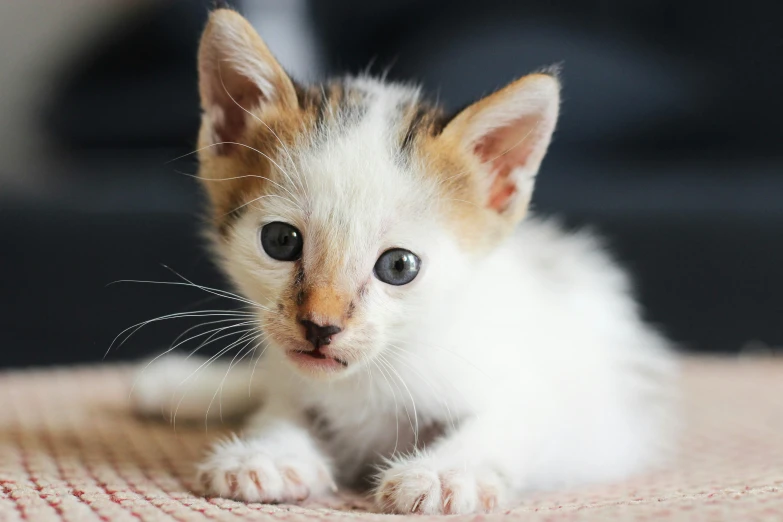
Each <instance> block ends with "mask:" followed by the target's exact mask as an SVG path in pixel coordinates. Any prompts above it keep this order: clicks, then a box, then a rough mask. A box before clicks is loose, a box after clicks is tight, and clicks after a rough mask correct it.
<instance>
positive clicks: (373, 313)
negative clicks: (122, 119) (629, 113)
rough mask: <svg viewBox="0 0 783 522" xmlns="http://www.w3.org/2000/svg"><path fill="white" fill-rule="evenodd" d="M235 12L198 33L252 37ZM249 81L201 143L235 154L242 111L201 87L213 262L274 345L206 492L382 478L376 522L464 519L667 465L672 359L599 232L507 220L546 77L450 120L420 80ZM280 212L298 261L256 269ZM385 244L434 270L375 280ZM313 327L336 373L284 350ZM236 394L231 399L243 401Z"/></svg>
mask: <svg viewBox="0 0 783 522" xmlns="http://www.w3.org/2000/svg"><path fill="white" fill-rule="evenodd" d="M236 18H238V17H237V16H236V15H235V14H225V13H224V14H219V15H213V21H212V22H211V24H212V26H211V28H208V29H207V34H206V35H205V40H209V35H210V31H212V33H217V34H219V35H220V36H221V38H223V40H224V41H225V40H226V39H229V40H230V38H231V34H234V35H236V34H237V33H238V32H239V33H241V32H242V31H243V30H247V29H246V27H245V26H243V25H241V22H238V21H237V20H236ZM220 24H240V26H237V27H235V26H233V25H232V26H231V31H230V32H229V31H221V30H220ZM247 38H249V39H250V40H251V44H252V45H250V44H248V45H250V47H251V48H252V47H253V46H256V47H255V48H254V49H253V52H254V53H256V54H259V53H260V54H262V55H264V52H266V51H265V48H259V47H258V45H262V44H258V43H257V42H255V40H252V39H253V36H252V35H250V36H247ZM243 41H244V40H243ZM259 41H260V40H259ZM240 43H241V42H240ZM229 44H231V45H229ZM205 45H218V46H219V45H220V44H215V43H214V42H211V41H207V42H206V43H205V42H204V41H202V47H203V46H205ZM238 48H239V50H237V49H238ZM209 49H210V50H211V52H212V53H213V54H215V53H218V54H219V51H221V48H220V47H218V50H217V51H215V50H214V48H212V47H209ZM222 52H224V53H226V52H230V53H239V55H240V58H237V57H236V56H234V55H233V54H232V55H231V56H232V60H234V61H241V54H242V52H249V51H246V50H244V51H243V49H242V48H241V45H239V44H237V43H236V42H233V43H231V42H228V43H226V44H225V48H223V50H222ZM203 54H204V53H203V49H202V59H203ZM264 59H265V60H268V59H270V58H268V57H266V56H265V55H264ZM202 65H203V64H202ZM270 71H272V72H270ZM201 74H202V82H203V81H204V78H205V76H206V75H208V71H205V69H204V67H202V70H201ZM253 74H257V75H260V76H261V77H262V78H263V82H261V81H260V80H259V81H256V82H255V83H254V84H253V89H258V91H259V92H260V93H262V94H263V99H264V100H265V101H264V102H262V103H258V104H253V105H252V106H248V107H244V106H243V107H242V110H243V111H244V112H245V113H246V114H242V117H246V119H245V120H243V123H242V127H241V128H240V129H239V130H238V131H236V129H234V130H235V131H236V132H238V136H239V137H237V138H235V139H232V140H231V141H232V142H234V141H236V142H240V141H241V144H242V146H240V147H237V148H236V150H226V149H224V150H220V151H216V149H215V147H212V145H213V144H214V143H220V142H221V141H228V140H226V138H225V133H226V132H227V130H226V129H225V128H224V120H225V118H224V116H221V117H220V118H219V119H220V121H216V120H215V117H214V114H216V113H219V114H221V115H224V114H225V112H226V111H227V110H230V108H228V107H227V106H225V105H221V104H224V103H227V102H225V100H221V101H216V102H215V103H216V104H217V105H218V107H217V108H211V107H210V100H212V99H213V98H210V95H209V89H205V88H204V86H203V85H202V104H204V105H205V107H204V109H205V117H204V125H203V126H202V132H201V143H200V146H201V147H203V148H205V150H204V151H202V153H201V154H202V156H201V160H202V161H201V164H202V170H201V177H202V179H204V180H205V181H204V183H205V186H206V188H207V191H208V193H209V194H210V198H211V202H212V205H213V209H215V212H214V214H213V219H214V223H215V226H214V229H213V230H214V234H213V238H214V245H215V251H216V253H217V257H218V259H219V260H220V263H221V265H222V266H223V268H224V270H225V271H226V273H227V274H228V275H229V276H230V278H231V280H232V281H233V282H234V284H235V285H236V288H237V290H238V291H239V292H240V293H241V294H242V295H243V296H244V297H245V298H247V299H248V300H250V301H252V302H253V303H254V305H255V310H256V312H257V317H258V322H259V324H260V325H261V330H263V333H264V335H265V353H264V356H263V358H261V360H260V362H259V363H258V364H259V366H260V367H261V368H262V370H261V372H262V373H261V374H260V376H257V377H256V379H257V382H259V387H260V388H262V390H259V393H263V396H264V401H265V403H264V406H263V408H262V409H261V410H259V411H258V412H257V413H256V414H255V415H253V416H251V417H250V419H249V420H248V421H247V424H246V426H245V429H244V430H243V433H242V435H241V436H239V437H236V438H232V439H230V440H227V441H222V442H220V443H218V444H217V445H216V446H215V447H214V449H213V451H212V452H211V454H210V455H209V456H208V458H207V459H206V460H205V461H204V462H203V463H202V464H201V466H200V478H201V481H202V484H203V485H204V488H205V491H206V492H207V493H209V494H216V495H221V496H227V497H233V498H237V499H241V500H247V501H266V502H290V501H297V500H301V499H302V498H305V497H306V496H308V495H317V494H323V493H327V492H329V491H331V490H333V489H334V487H335V483H341V484H356V483H357V482H361V481H362V480H366V478H367V477H368V476H369V477H370V478H371V479H372V481H373V482H372V483H373V488H374V495H375V498H376V501H377V504H378V508H379V509H380V510H383V511H389V512H398V513H408V512H419V513H430V514H434V513H471V512H478V511H491V510H493V509H495V508H496V507H498V506H501V505H504V504H507V503H508V502H512V501H514V500H519V498H520V495H521V494H523V493H524V492H525V491H529V490H532V489H539V488H551V487H560V486H564V485H571V484H576V483H583V482H589V481H597V480H601V481H604V480H615V479H619V478H622V477H625V476H627V475H628V474H630V473H633V472H638V471H640V470H642V469H645V468H647V467H649V466H651V465H654V464H655V463H658V462H660V459H661V458H663V456H664V455H665V453H666V452H665V449H666V447H667V444H668V442H669V440H670V428H671V424H670V421H671V413H672V412H671V405H672V402H671V393H672V391H673V387H672V386H673V384H672V378H673V376H674V375H675V365H674V363H673V359H672V357H671V356H670V354H669V351H668V348H667V345H666V342H665V341H664V340H663V338H662V337H661V336H659V335H658V334H657V333H656V332H655V331H654V330H653V329H651V328H650V327H648V326H647V325H646V324H644V322H643V321H642V320H641V319H640V317H639V313H638V311H637V306H636V303H635V301H634V299H633V297H632V295H631V292H630V287H629V283H628V280H627V278H626V275H625V274H624V272H623V271H622V270H621V269H620V268H618V266H617V265H616V264H615V263H614V262H613V261H612V260H611V259H610V257H609V256H608V255H607V254H606V252H605V249H604V248H603V247H602V246H601V244H600V243H599V242H598V241H596V240H595V239H594V238H593V237H592V236H591V235H590V234H587V233H571V232H565V231H563V230H562V229H561V228H560V227H559V226H557V225H556V224H554V223H553V222H550V221H542V220H538V219H536V218H527V219H526V220H525V221H524V222H522V223H521V224H519V225H518V226H517V223H518V222H519V221H520V220H521V219H522V216H524V214H525V210H526V209H527V203H528V200H529V198H530V192H531V191H532V186H533V180H534V177H535V174H536V172H537V170H538V164H539V163H540V160H541V158H543V154H544V151H545V149H546V146H547V145H548V142H549V135H551V130H552V129H553V127H554V119H553V118H556V108H557V103H558V101H557V88H556V87H551V85H556V83H553V84H551V85H550V83H548V82H550V80H548V79H546V78H544V75H540V76H541V78H539V77H538V76H539V75H534V76H533V77H529V79H528V80H524V79H523V80H520V82H527V83H519V82H518V83H517V84H516V86H512V87H509V88H507V90H505V91H501V92H499V93H497V94H496V95H493V96H494V98H492V97H490V98H488V99H485V100H483V101H482V102H479V104H477V106H475V107H474V108H473V109H472V112H470V111H471V109H469V110H468V113H467V115H464V114H465V113H463V114H462V115H458V116H457V117H456V118H454V119H453V120H450V119H443V120H439V118H440V116H438V113H436V112H429V111H430V110H429V109H426V110H425V109H422V107H423V105H422V100H421V95H420V93H419V91H418V89H415V88H412V87H409V86H404V85H397V84H390V83H388V82H385V81H382V80H376V79H371V78H366V77H360V78H348V79H345V80H342V81H340V82H335V83H333V84H331V86H330V87H328V88H324V89H323V90H321V91H320V92H321V95H318V94H317V91H299V92H298V93H297V94H296V95H294V94H292V93H291V92H289V91H288V89H289V86H288V84H286V82H285V79H283V80H281V79H280V78H279V77H277V76H276V75H279V74H280V73H279V71H277V69H276V67H275V66H274V64H272V66H269V65H268V64H265V65H264V66H263V67H259V68H258V69H257V70H256V71H255V72H254V73H253ZM253 74H246V75H245V76H246V77H248V78H250V77H252V76H253ZM270 75H271V76H270ZM551 81H552V82H554V80H551ZM261 83H263V85H261ZM233 85H236V82H234V83H233ZM292 85H293V84H292ZM237 88H238V89H240V90H241V85H240V86H239V87H237ZM270 89H272V90H273V91H274V89H279V90H283V91H286V92H287V94H285V95H279V96H276V95H275V94H274V92H271V93H270V92H269V90H270ZM509 89H510V90H509ZM552 89H554V91H553V90H552ZM213 90H214V88H213ZM205 91H206V92H207V94H206V95H205ZM307 92H310V93H311V94H312V93H313V92H315V93H316V94H312V96H316V97H317V100H316V101H315V102H312V103H309V104H308V102H307V99H308V98H307V95H306V94H307ZM229 94H230V91H229ZM523 95H524V96H523ZM294 97H297V98H298V101H297V102H294V101H292V100H293V99H294ZM546 97H550V98H551V97H553V99H552V100H549V99H548V98H546ZM233 98H236V99H239V96H235V97H233ZM545 98H546V100H545V101H546V103H543V102H540V100H541V99H545ZM244 99H247V96H245V97H244ZM275 100H278V101H277V102H276V101H275ZM280 100H282V101H280ZM286 100H287V101H286ZM520 100H522V101H520ZM547 100H548V101H547ZM523 102H524V103H523ZM550 102H551V103H554V108H553V107H552V106H551V105H550ZM293 103H296V104H297V107H296V108H292V107H291V106H290V105H291V104H293ZM542 103H543V104H542ZM281 104H282V106H281ZM481 104H483V105H481ZM531 107H532V109H530V108H531ZM218 109H219V110H218ZM245 109H247V110H245ZM296 111H299V112H296ZM314 111H317V113H318V114H317V116H314V115H313V113H314ZM515 111H516V112H515ZM552 111H554V113H552ZM292 113H296V116H292V115H291V114H292ZM553 114H554V116H553ZM528 117H530V118H533V121H532V124H530V122H528V121H527V119H526V118H528ZM550 120H551V121H550ZM292 122H294V123H292ZM514 122H516V123H514ZM512 125H517V126H520V125H521V126H523V127H524V125H529V128H527V130H525V129H524V128H523V130H524V132H526V133H527V134H524V135H523V136H522V137H521V139H520V140H519V142H524V147H527V146H528V143H530V145H529V148H528V149H526V150H525V149H524V147H523V150H522V152H519V153H518V154H517V156H514V154H515V153H516V151H518V150H519V149H515V148H514V147H517V146H519V144H520V143H516V138H515V136H516V134H513V133H512V134H511V135H507V134H502V135H500V137H498V136H496V133H497V132H501V131H502V132H506V133H508V132H510V131H508V130H504V129H508V128H509V126H512ZM530 125H532V126H530ZM542 126H543V127H542ZM547 126H549V127H550V128H549V130H548V131H547V132H546V133H544V134H546V135H544V134H541V136H543V137H542V138H541V139H540V140H538V141H536V140H530V142H527V141H525V139H526V138H527V136H528V135H530V133H531V132H538V131H537V129H540V128H545V129H546V128H547ZM441 127H445V128H441ZM498 129H500V131H498ZM228 130H231V129H228ZM493 133H495V134H493ZM487 136H489V138H491V139H492V140H493V141H489V140H488V138H487ZM463 138H464V139H463ZM512 138H513V139H512ZM464 140H468V141H467V142H465V141H464ZM482 140H483V141H482ZM509 140H511V141H513V142H514V143H511V144H510V145H508V147H507V148H508V150H505V149H504V150H505V153H503V154H500V155H497V156H496V155H495V154H494V152H493V153H492V157H486V156H485V157H481V153H482V151H485V150H488V149H492V147H491V146H490V145H492V144H493V143H501V144H502V143H509ZM465 143H468V145H469V146H464V147H463V145H465ZM477 143H478V145H477ZM488 143H489V145H488ZM504 147H505V145H504ZM542 147H543V148H542ZM512 149H513V150H514V151H515V153H512V154H508V155H506V153H508V152H509V151H510V150H512ZM501 152H503V151H501ZM476 155H478V156H479V157H474V156H476ZM498 158H500V159H498ZM509 158H510V159H509ZM503 161H511V162H513V163H512V164H510V165H506V164H503V163H502V162H503ZM485 165H489V167H487V168H484V166H485ZM240 177H241V178H243V179H242V180H240V181H241V182H242V183H241V184H239V183H237V178H240ZM259 177H262V178H263V180H260V181H259V180H258V179H257V178H259ZM504 183H509V184H512V185H509V187H510V188H508V187H506V186H505V185H503V184H504ZM499 184H500V185H499ZM498 187H499V188H498ZM487 194H489V196H487ZM227 202H230V203H227ZM229 207H230V208H229ZM274 221H282V222H285V223H290V224H292V225H294V226H296V228H297V229H298V230H299V231H301V234H302V236H303V237H304V241H305V243H304V244H305V247H304V250H303V253H302V257H301V259H299V260H297V261H296V262H281V261H276V260H274V259H272V258H271V257H269V256H268V255H265V253H264V251H263V249H262V248H261V246H260V245H259V233H258V231H259V228H260V227H262V226H263V225H264V224H266V223H270V222H274ZM394 247H403V248H406V249H408V250H410V251H412V252H415V253H416V254H417V255H418V256H419V257H420V258H421V265H422V270H421V272H420V273H419V274H418V276H417V277H416V279H414V281H413V282H411V283H410V284H408V285H404V286H399V287H395V286H391V285H388V284H385V283H383V282H381V281H379V280H378V279H377V278H375V277H374V276H373V265H374V263H375V261H376V259H377V258H378V256H379V255H380V254H381V253H383V252H384V251H386V250H387V249H389V248H394ZM302 314H305V315H302ZM301 317H307V318H309V319H312V320H313V321H327V320H328V321H331V322H335V321H338V322H339V324H340V325H341V327H342V331H341V332H340V333H339V335H337V336H336V337H335V339H334V341H333V342H332V343H331V344H330V345H329V346H328V347H326V351H325V352H324V353H326V355H327V358H328V357H334V358H337V359H339V360H340V361H343V362H344V365H342V366H339V365H337V366H339V367H337V368H335V367H334V366H335V365H332V366H329V367H325V366H323V365H321V364H320V363H315V362H314V363H312V364H311V363H308V362H304V363H303V362H301V361H299V362H297V360H296V359H295V358H294V357H292V353H293V351H294V350H307V349H308V343H307V341H306V340H305V339H304V337H303V334H302V331H301V328H300V327H299V325H298V320H299V319H300V318H301ZM169 371H171V372H172V374H171V375H173V374H175V373H176V372H177V370H176V364H174V365H173V366H171V367H170V368H169ZM225 371H226V368H225V367H217V365H213V366H212V367H209V368H208V369H207V371H204V372H202V374H201V377H200V379H201V381H200V383H199V387H205V388H208V389H211V390H214V389H216V387H217V386H219V385H220V384H221V383H222V382H223V378H224V376H225ZM243 371H244V370H243ZM210 375H213V376H214V377H212V378H210V377H209V376H210ZM229 378H231V377H229ZM210 379H212V380H211V381H210ZM162 381H163V382H167V383H169V385H170V387H171V388H172V389H173V388H174V386H175V382H177V379H173V378H170V379H161V378H157V379H152V380H150V379H145V380H143V381H142V382H141V383H140V393H141V394H142V396H143V397H144V399H143V400H142V401H140V402H139V404H140V407H141V408H142V409H144V410H146V411H154V410H156V409H160V407H161V404H163V402H162V401H164V400H167V399H168V397H170V396H171V390H163V389H162V388H165V385H163V386H161V382H162ZM197 395H198V394H197ZM202 395H203V394H202ZM156 396H157V397H160V401H157V402H156V400H155V397H156ZM243 396H244V395H243V394H239V393H230V394H228V397H227V398H226V399H225V400H224V401H226V400H227V401H228V402H229V404H226V405H224V407H226V408H228V410H229V411H241V410H242V409H243V406H242V405H241V404H239V403H242V402H243V401H244V399H243ZM204 408H205V406H204ZM185 411H187V412H195V411H199V407H198V404H192V403H189V404H188V405H187V408H186V409H185ZM201 412H202V415H203V413H204V409H202V410H201Z"/></svg>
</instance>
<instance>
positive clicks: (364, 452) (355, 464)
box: [306, 404, 446, 485]
mask: <svg viewBox="0 0 783 522" xmlns="http://www.w3.org/2000/svg"><path fill="white" fill-rule="evenodd" d="M306 412H307V417H308V421H309V423H310V428H311V430H312V432H313V433H314V435H315V436H316V437H317V438H318V439H319V440H320V441H321V443H322V444H323V446H324V448H325V449H326V450H327V452H328V453H329V455H330V456H331V457H332V458H333V459H334V461H335V463H336V464H337V468H338V475H339V478H340V480H341V481H342V482H345V483H350V484H354V485H356V484H357V481H359V482H361V481H362V480H363V479H365V478H366V477H367V475H368V473H370V472H372V470H373V469H374V466H375V465H376V464H378V463H379V461H380V460H381V459H383V458H390V457H393V456H394V455H398V454H406V453H410V452H411V451H413V450H414V449H417V448H418V449H423V448H425V447H427V446H428V445H430V444H432V443H433V442H434V441H435V440H436V439H437V438H438V437H439V436H440V435H442V434H443V433H444V431H445V427H446V422H445V421H442V420H440V419H422V418H417V417H416V416H414V414H413V411H411V410H409V411H405V409H404V408H402V409H397V410H395V409H393V408H392V409H376V410H374V411H372V412H369V411H360V410H358V409H356V410H354V411H353V412H349V411H346V410H345V409H343V408H335V407H333V406H332V405H324V404H321V405H319V406H311V407H309V408H308V409H307V410H306ZM351 413H353V415H351Z"/></svg>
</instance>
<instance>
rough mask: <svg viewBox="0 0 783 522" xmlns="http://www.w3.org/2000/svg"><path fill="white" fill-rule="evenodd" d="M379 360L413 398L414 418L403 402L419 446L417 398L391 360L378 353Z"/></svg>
mask: <svg viewBox="0 0 783 522" xmlns="http://www.w3.org/2000/svg"><path fill="white" fill-rule="evenodd" d="M378 360H379V362H380V363H381V364H383V365H384V366H386V368H387V369H388V370H389V371H390V372H391V375H393V376H396V377H397V379H398V380H399V381H400V384H402V386H403V388H405V391H406V392H407V393H408V397H409V398H410V400H411V407H412V408H413V419H411V416H410V413H409V412H408V406H407V405H406V404H405V402H403V406H405V413H406V414H407V415H408V421H409V422H410V423H411V429H412V430H413V445H414V446H417V445H418V444H419V416H418V414H417V412H416V400H415V399H414V398H413V394H412V393H411V391H410V389H409V388H408V385H407V384H405V380H404V379H403V378H402V376H401V375H400V373H399V372H398V371H397V370H396V369H395V368H394V366H393V365H392V364H391V363H389V361H387V360H386V359H385V358H384V357H383V354H379V355H378ZM414 423H415V426H414Z"/></svg>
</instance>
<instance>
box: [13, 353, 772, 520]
mask: <svg viewBox="0 0 783 522" xmlns="http://www.w3.org/2000/svg"><path fill="white" fill-rule="evenodd" d="M130 375H131V374H130V371H129V368H128V367H123V366H102V367H91V368H78V369H61V370H55V371H51V370H47V371H22V372H9V373H4V374H0V398H2V400H3V404H2V406H0V521H5V520H36V521H37V520H40V521H47V520H72V521H91V520H174V521H184V520H235V519H243V518H248V519H281V520H289V521H299V520H302V521H303V520H322V519H324V520H349V519H357V518H359V519H378V520H380V519H388V520H392V518H391V516H390V515H379V514H371V513H369V512H368V511H367V510H368V509H369V503H367V502H366V500H364V499H363V498H362V497H361V496H359V495H355V494H351V493H350V492H343V493H342V494H341V495H340V496H337V497H335V498H332V499H327V500H322V501H319V502H310V503H308V504H305V505H302V506H286V505H281V506H270V505H262V504H243V503H240V502H233V501H230V500H224V499H217V498H213V499H206V498H203V497H200V496H199V495H197V494H194V493H192V492H191V491H192V489H193V488H194V487H195V484H194V482H193V467H192V466H193V463H194V462H195V461H196V460H197V459H198V458H199V456H200V455H201V453H202V452H203V451H204V448H205V446H206V445H207V444H208V443H209V441H210V440H212V439H213V438H215V437H217V436H219V435H221V434H224V433H226V430H228V429H230V426H224V427H222V428H220V427H216V426H210V427H209V429H206V428H205V427H204V426H203V425H202V426H182V425H178V426H177V427H176V430H175V429H174V428H173V427H172V426H171V425H169V424H166V423H165V422H163V423H156V422H153V421H148V420H142V419H138V418H136V417H134V416H133V415H132V414H131V412H130V410H129V406H128V404H129V401H128V388H129V383H130ZM684 389H685V421H686V427H685V428H686V429H685V432H684V434H683V437H682V443H681V450H682V451H681V453H682V455H681V457H680V458H679V459H678V461H677V462H675V463H674V464H672V465H671V467H670V468H669V469H666V470H663V471H658V472H655V473H652V474H647V475H645V476H639V477H636V478H634V479H633V480H629V481H626V482H622V483H618V484H604V485H600V486H591V487H584V488H579V489H573V490H567V491H556V492H547V493H537V494H533V495H530V496H528V497H527V498H526V499H525V501H524V503H523V504H521V505H520V506H518V507H516V508H514V509H512V510H510V511H506V512H503V513H499V514H493V515H485V516H481V517H480V518H481V519H494V518H498V519H500V518H503V519H504V520H531V521H541V520H551V521H559V520H596V521H598V520H732V521H733V520H737V521H739V520H742V521H749V520H776V521H780V520H783V360H781V359H779V358H778V359H775V358H756V359H739V360H737V359H732V360H716V359H692V360H688V361H686V363H685V373H684ZM401 518H405V517H394V519H396V520H400V519H401ZM415 518H417V519H418V520H422V519H424V518H425V517H419V516H417V517H415ZM451 518H452V519H453V518H454V517H451ZM465 518H466V519H475V517H465Z"/></svg>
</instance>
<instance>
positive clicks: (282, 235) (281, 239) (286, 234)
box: [261, 221, 304, 261]
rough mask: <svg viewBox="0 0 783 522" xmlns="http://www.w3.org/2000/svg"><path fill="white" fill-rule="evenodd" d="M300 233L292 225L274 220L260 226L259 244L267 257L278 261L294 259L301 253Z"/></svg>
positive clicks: (302, 241)
mask: <svg viewBox="0 0 783 522" xmlns="http://www.w3.org/2000/svg"><path fill="white" fill-rule="evenodd" d="M303 245H304V240H303V239H302V233H301V232H299V230H297V228H296V227H295V226H293V225H289V224H288V223H283V222H281V221H274V222H272V223H269V224H267V225H264V227H263V228H261V246H262V247H263V248H264V252H266V253H267V254H268V255H269V257H271V258H272V259H276V260H278V261H294V260H296V259H299V257H300V256H301V255H302V246H303Z"/></svg>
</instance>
